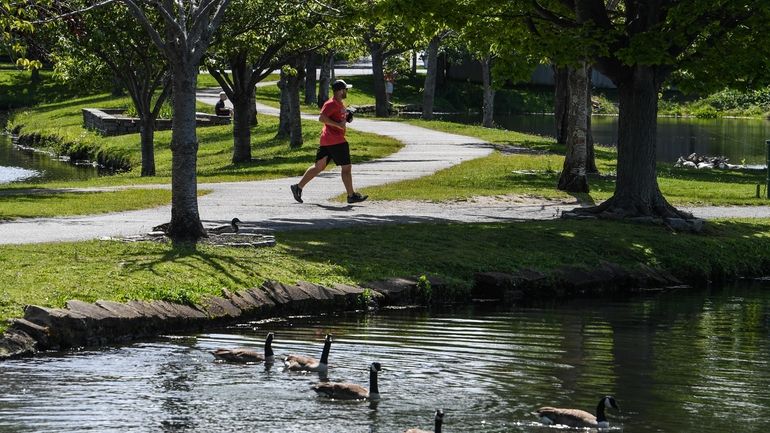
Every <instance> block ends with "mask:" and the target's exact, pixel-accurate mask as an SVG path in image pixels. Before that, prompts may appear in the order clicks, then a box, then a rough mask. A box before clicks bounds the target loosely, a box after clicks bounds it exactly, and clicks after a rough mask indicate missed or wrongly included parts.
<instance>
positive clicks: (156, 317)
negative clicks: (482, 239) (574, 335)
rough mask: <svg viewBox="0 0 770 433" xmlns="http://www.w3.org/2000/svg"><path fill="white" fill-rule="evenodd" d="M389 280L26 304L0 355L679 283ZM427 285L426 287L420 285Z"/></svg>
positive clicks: (646, 275)
mask: <svg viewBox="0 0 770 433" xmlns="http://www.w3.org/2000/svg"><path fill="white" fill-rule="evenodd" d="M428 282H429V283H430V284H426V283H425V282H424V281H423V282H421V283H420V282H419V278H416V277H412V278H391V279H387V280H382V281H374V282H371V283H368V284H366V286H367V287H368V288H367V289H364V288H362V287H356V286H348V285H342V284H337V285H334V286H332V287H325V286H320V285H317V284H312V283H307V282H299V283H297V284H296V285H290V284H283V283H279V282H275V281H268V282H265V283H264V284H263V285H262V286H261V287H258V288H253V289H248V290H242V291H239V292H236V293H232V292H229V291H225V292H224V293H223V296H215V297H211V298H208V299H206V300H205V302H203V303H202V304H201V305H196V306H189V305H180V304H174V303H171V302H166V301H152V302H145V301H131V302H128V303H118V302H112V301H96V302H95V303H93V304H91V303H87V302H82V301H69V302H67V306H66V308H45V307H39V306H34V305H30V306H27V307H26V308H25V310H24V318H23V319H13V320H12V321H11V326H10V327H9V329H8V330H7V331H6V333H5V334H4V335H2V336H0V359H5V358H12V357H18V356H25V355H31V354H34V353H37V352H41V351H46V350H66V349H70V348H79V347H89V346H90V347H94V346H103V345H108V344H115V343H127V342H130V341H135V340H139V339H145V338H151V337H154V336H157V335H159V334H169V333H180V332H195V331H201V330H203V329H205V328H206V327H214V326H224V325H226V324H230V323H236V322H243V321H247V320H256V319H262V318H268V317H276V316H282V315H290V314H317V313H320V312H323V311H345V310H354V309H365V308H369V307H372V306H384V305H415V304H422V305H424V304H429V303H446V302H459V301H462V302H468V301H470V300H471V299H496V300H499V301H501V302H502V303H503V304H514V303H516V304H519V303H522V302H526V301H529V300H539V299H549V298H550V299H559V298H565V297H575V296H587V295H594V296H595V295H599V294H603V293H607V292H621V293H630V292H634V291H637V290H640V289H648V288H662V287H672V286H676V287H681V286H683V284H682V282H681V281H679V280H678V279H677V278H676V277H675V276H673V275H671V274H668V273H665V272H661V271H659V270H656V269H653V268H650V267H648V266H643V265H639V266H637V267H636V268H633V269H626V268H624V267H621V266H619V265H616V264H612V263H600V264H599V265H598V266H597V267H596V268H595V269H591V270H589V269H583V268H577V267H564V268H560V269H557V270H555V271H554V272H552V273H551V274H549V275H546V274H543V273H540V272H538V271H535V270H526V269H525V270H521V271H519V272H517V273H516V274H509V273H503V272H480V273H477V274H476V275H475V276H474V284H473V289H472V291H471V292H470V293H468V292H463V291H452V290H449V287H448V286H447V285H446V284H445V283H444V282H443V281H441V280H440V279H438V278H435V277H431V278H428ZM426 286H428V287H426Z"/></svg>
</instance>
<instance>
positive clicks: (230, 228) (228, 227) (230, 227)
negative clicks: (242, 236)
mask: <svg viewBox="0 0 770 433" xmlns="http://www.w3.org/2000/svg"><path fill="white" fill-rule="evenodd" d="M240 222H241V220H239V219H238V218H233V220H232V221H230V224H224V225H221V226H216V227H212V228H210V229H208V232H209V233H238V224H239V223H240Z"/></svg>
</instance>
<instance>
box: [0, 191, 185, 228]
mask: <svg viewBox="0 0 770 433" xmlns="http://www.w3.org/2000/svg"><path fill="white" fill-rule="evenodd" d="M170 203H171V191H170V190H163V189H127V190H122V191H110V192H88V193H83V192H66V193H59V192H47V191H45V190H41V191H36V192H31V193H22V194H4V195H0V221H3V220H11V219H16V218H32V217H53V216H71V215H91V214H98V213H107V212H121V211H128V210H136V209H145V208H148V207H155V206H163V205H167V204H170Z"/></svg>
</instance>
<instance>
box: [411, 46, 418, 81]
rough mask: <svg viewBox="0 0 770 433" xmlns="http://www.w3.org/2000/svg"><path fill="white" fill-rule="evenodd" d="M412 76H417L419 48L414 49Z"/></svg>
mask: <svg viewBox="0 0 770 433" xmlns="http://www.w3.org/2000/svg"><path fill="white" fill-rule="evenodd" d="M412 76H413V77H415V76H417V50H412Z"/></svg>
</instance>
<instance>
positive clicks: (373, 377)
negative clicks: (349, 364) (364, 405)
mask: <svg viewBox="0 0 770 433" xmlns="http://www.w3.org/2000/svg"><path fill="white" fill-rule="evenodd" d="M379 393H380V388H379V386H377V370H375V369H373V368H370V369H369V394H379Z"/></svg>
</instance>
